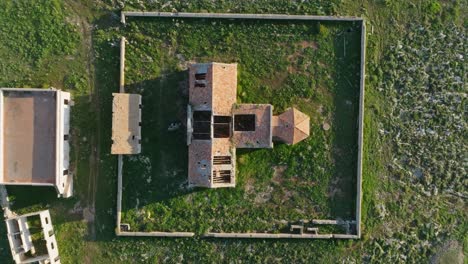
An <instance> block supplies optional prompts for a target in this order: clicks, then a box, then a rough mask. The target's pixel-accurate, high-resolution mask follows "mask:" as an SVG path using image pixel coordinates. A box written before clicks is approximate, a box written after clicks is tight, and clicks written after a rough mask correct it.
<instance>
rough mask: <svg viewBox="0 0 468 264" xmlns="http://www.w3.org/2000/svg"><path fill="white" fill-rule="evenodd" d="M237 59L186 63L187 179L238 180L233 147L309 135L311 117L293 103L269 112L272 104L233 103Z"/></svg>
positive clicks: (202, 182) (226, 183)
mask: <svg viewBox="0 0 468 264" xmlns="http://www.w3.org/2000/svg"><path fill="white" fill-rule="evenodd" d="M236 97H237V64H224V63H199V64H192V65H190V67H189V105H188V108H187V144H188V148H189V151H188V152H189V168H188V171H189V176H188V180H189V184H190V185H192V186H199V187H208V188H219V187H234V186H235V185H236V178H235V175H236V165H235V162H236V148H254V149H255V148H272V147H273V140H278V141H282V142H284V143H286V144H296V143H298V142H299V141H301V140H304V139H305V138H307V137H308V136H309V120H310V118H309V117H308V116H307V115H305V114H304V113H302V112H300V111H298V110H297V109H294V108H289V109H288V110H286V112H285V113H283V114H281V115H279V116H273V106H272V105H270V104H237V103H236V101H237V100H236Z"/></svg>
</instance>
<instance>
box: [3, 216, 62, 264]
mask: <svg viewBox="0 0 468 264" xmlns="http://www.w3.org/2000/svg"><path fill="white" fill-rule="evenodd" d="M5 221H6V225H7V233H8V234H7V236H8V242H9V243H10V249H11V255H12V256H13V259H14V261H15V263H18V264H20V263H41V264H60V257H59V252H58V247H57V241H56V239H55V234H54V228H53V226H52V220H51V218H50V213H49V210H45V211H40V212H36V213H30V214H25V215H21V216H15V217H11V218H7V219H6V220H5Z"/></svg>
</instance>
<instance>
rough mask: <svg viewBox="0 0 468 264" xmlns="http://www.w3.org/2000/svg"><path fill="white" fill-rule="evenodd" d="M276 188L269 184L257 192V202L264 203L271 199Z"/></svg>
mask: <svg viewBox="0 0 468 264" xmlns="http://www.w3.org/2000/svg"><path fill="white" fill-rule="evenodd" d="M273 190H274V188H273V187H272V186H268V187H267V188H266V189H265V190H264V191H263V192H259V193H257V196H255V200H254V202H255V204H263V203H266V202H268V201H269V200H270V199H271V196H272V192H273Z"/></svg>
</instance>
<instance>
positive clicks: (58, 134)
mask: <svg viewBox="0 0 468 264" xmlns="http://www.w3.org/2000/svg"><path fill="white" fill-rule="evenodd" d="M70 102H71V101H70V93H67V92H62V91H59V90H55V89H22V88H0V150H1V153H2V155H1V158H0V184H3V185H33V186H54V187H55V188H56V189H57V192H58V193H59V196H62V197H70V196H72V193H73V176H72V175H70V173H69V171H68V169H69V152H70V146H69V134H70Z"/></svg>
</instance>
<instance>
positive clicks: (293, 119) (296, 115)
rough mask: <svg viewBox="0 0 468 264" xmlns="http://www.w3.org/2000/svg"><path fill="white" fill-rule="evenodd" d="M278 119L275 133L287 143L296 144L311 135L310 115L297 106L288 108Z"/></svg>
mask: <svg viewBox="0 0 468 264" xmlns="http://www.w3.org/2000/svg"><path fill="white" fill-rule="evenodd" d="M278 121H279V122H278V126H277V127H276V128H275V129H274V130H275V132H276V133H274V134H275V136H277V137H279V138H280V139H282V140H283V141H284V142H286V143H287V144H296V143H297V142H299V141H302V140H304V139H306V138H307V137H308V136H309V135H310V127H309V121H310V118H309V116H307V115H306V114H304V113H302V112H301V111H299V110H297V109H296V108H293V107H291V108H288V109H287V110H286V111H285V112H284V113H282V114H281V115H279V116H278Z"/></svg>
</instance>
